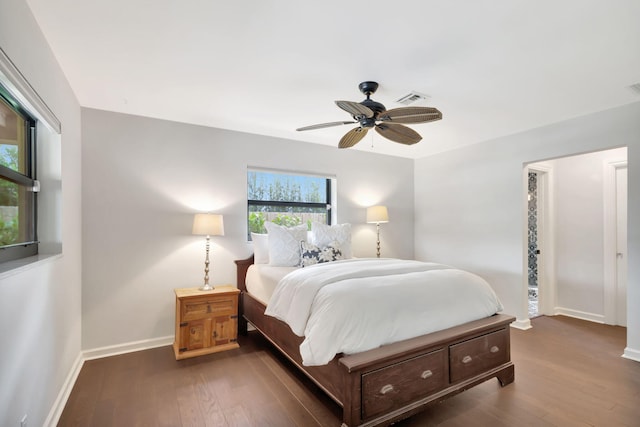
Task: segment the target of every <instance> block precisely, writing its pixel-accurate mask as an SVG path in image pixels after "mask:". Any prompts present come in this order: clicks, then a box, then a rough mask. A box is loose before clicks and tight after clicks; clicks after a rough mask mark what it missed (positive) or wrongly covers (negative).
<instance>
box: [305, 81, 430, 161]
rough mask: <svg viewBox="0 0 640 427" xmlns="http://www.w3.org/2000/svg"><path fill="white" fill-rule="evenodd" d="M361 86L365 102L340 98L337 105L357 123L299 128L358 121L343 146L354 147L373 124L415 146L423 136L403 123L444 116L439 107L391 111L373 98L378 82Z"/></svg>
mask: <svg viewBox="0 0 640 427" xmlns="http://www.w3.org/2000/svg"><path fill="white" fill-rule="evenodd" d="M358 87H359V88H360V92H362V93H364V94H365V95H366V96H367V99H365V100H364V101H362V102H351V101H336V105H337V106H338V107H340V108H342V109H343V110H344V111H346V112H347V113H349V114H351V116H352V117H353V119H354V120H355V122H330V123H321V124H317V125H311V126H305V127H301V128H298V129H296V130H297V131H303V130H313V129H321V128H327V127H332V126H340V125H350V124H354V123H358V124H359V125H360V126H358V127H357V128H354V129H352V130H350V131H349V132H347V133H346V134H345V135H344V136H343V137H342V139H341V140H340V143H339V144H338V147H339V148H349V147H353V146H354V145H356V144H357V143H358V142H360V140H361V139H362V138H364V136H365V135H366V134H367V132H368V131H369V129H371V128H373V127H375V129H376V131H377V132H378V133H379V134H380V135H382V136H383V137H385V138H387V139H390V140H391V141H394V142H398V143H400V144H405V145H412V144H415V143H417V142H419V141H420V140H421V139H422V137H421V136H420V134H418V132H416V131H414V130H413V129H411V128H408V127H407V126H404V125H403V124H408V123H426V122H433V121H436V120H440V119H442V113H441V112H440V111H438V109H436V108H430V107H402V108H394V109H392V110H387V109H386V108H385V106H384V105H382V104H381V103H379V102H376V101H374V100H373V99H371V94H373V93H375V92H376V90H377V89H378V83H376V82H362V83H360V85H358Z"/></svg>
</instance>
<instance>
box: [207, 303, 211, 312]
mask: <svg viewBox="0 0 640 427" xmlns="http://www.w3.org/2000/svg"><path fill="white" fill-rule="evenodd" d="M207 313H211V306H210V305H209V304H207Z"/></svg>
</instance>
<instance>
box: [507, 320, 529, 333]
mask: <svg viewBox="0 0 640 427" xmlns="http://www.w3.org/2000/svg"><path fill="white" fill-rule="evenodd" d="M511 327H512V328H516V329H522V330H523V331H526V330H527V329H531V320H529V319H516V321H515V322H513V323H512V324H511Z"/></svg>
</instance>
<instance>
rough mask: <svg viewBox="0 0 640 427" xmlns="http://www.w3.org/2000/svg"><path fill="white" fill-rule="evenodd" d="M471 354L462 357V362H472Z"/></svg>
mask: <svg viewBox="0 0 640 427" xmlns="http://www.w3.org/2000/svg"><path fill="white" fill-rule="evenodd" d="M471 360H472V359H471V356H465V357H463V358H462V363H469V362H471Z"/></svg>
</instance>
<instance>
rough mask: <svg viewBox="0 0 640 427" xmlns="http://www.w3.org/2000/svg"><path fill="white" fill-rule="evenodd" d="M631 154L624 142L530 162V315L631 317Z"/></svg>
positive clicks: (526, 282)
mask: <svg viewBox="0 0 640 427" xmlns="http://www.w3.org/2000/svg"><path fill="white" fill-rule="evenodd" d="M626 157H627V153H626V148H619V149H611V150H605V151H601V152H593V153H586V154H578V155H575V156H568V157H562V158H557V159H549V160H545V161H544V162H540V163H531V164H528V165H525V168H524V174H523V184H524V188H523V190H524V195H525V199H524V211H525V212H526V214H525V216H524V218H523V219H524V224H523V225H524V227H523V231H524V235H523V237H524V239H525V240H524V241H525V245H523V246H524V248H523V261H524V265H523V268H524V271H523V273H524V274H523V276H524V277H523V287H524V289H523V293H522V298H523V299H522V301H523V303H524V304H525V306H524V307H525V310H527V311H526V313H527V314H528V318H529V319H530V318H533V317H536V316H539V315H556V314H563V315H566V316H571V317H576V318H580V319H584V320H590V321H594V322H598V323H608V324H614V325H616V324H617V325H621V326H624V325H625V324H626V308H627V299H626V285H627V283H626V278H627V264H626V262H627V248H626V238H627V229H626V212H627V205H626V203H627V187H626V185H627V164H626ZM603 165H604V168H603ZM603 213H604V215H603ZM603 232H604V241H603V238H602V236H603V234H602V233H603ZM603 256H604V261H603ZM603 279H604V280H603Z"/></svg>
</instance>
